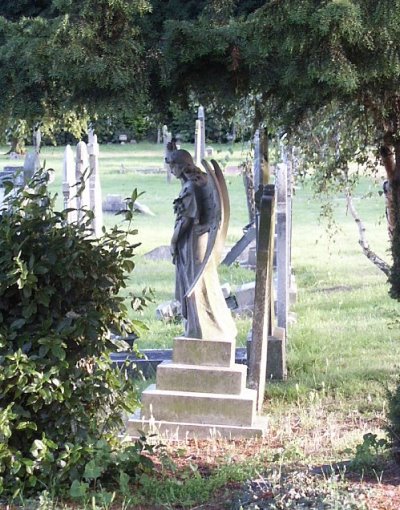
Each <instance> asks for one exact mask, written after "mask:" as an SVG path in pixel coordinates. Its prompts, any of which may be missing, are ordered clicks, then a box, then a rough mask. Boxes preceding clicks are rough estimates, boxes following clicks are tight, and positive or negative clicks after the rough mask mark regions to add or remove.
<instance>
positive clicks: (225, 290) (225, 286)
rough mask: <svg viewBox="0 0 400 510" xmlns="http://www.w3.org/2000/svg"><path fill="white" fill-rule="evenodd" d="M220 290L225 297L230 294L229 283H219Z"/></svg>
mask: <svg viewBox="0 0 400 510" xmlns="http://www.w3.org/2000/svg"><path fill="white" fill-rule="evenodd" d="M221 290H222V294H223V296H224V298H225V299H226V298H228V297H229V296H230V295H231V286H230V284H229V283H224V284H223V285H221Z"/></svg>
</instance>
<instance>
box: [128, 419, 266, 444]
mask: <svg viewBox="0 0 400 510" xmlns="http://www.w3.org/2000/svg"><path fill="white" fill-rule="evenodd" d="M267 428H268V419H267V418H266V417H261V416H257V417H256V419H255V421H254V424H253V425H251V426H250V427H238V426H234V425H215V424H210V423H202V424H201V423H181V422H179V423H178V422H162V421H156V420H144V419H141V418H140V416H139V415H134V416H132V417H131V418H130V419H129V421H128V423H127V428H126V434H127V435H128V436H129V437H131V438H133V439H134V438H139V437H140V436H141V435H142V432H144V433H145V434H147V435H153V434H155V435H157V436H158V435H159V436H161V437H162V438H163V439H165V440H170V441H182V440H186V439H213V438H220V437H223V438H227V439H243V438H248V439H250V438H254V437H263V436H264V435H265V434H266V432H267Z"/></svg>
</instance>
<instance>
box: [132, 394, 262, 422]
mask: <svg viewBox="0 0 400 510" xmlns="http://www.w3.org/2000/svg"><path fill="white" fill-rule="evenodd" d="M255 416H256V391H255V390H249V389H247V388H246V389H245V390H244V391H243V392H242V393H241V394H240V395H226V394H219V393H198V392H185V391H167V390H159V389H157V388H156V387H155V385H151V386H149V387H148V388H147V389H146V390H145V391H144V392H143V393H142V417H143V418H144V419H151V418H154V419H155V420H157V421H169V422H179V423H199V424H211V425H233V426H238V427H249V426H252V425H253V421H254V419H255Z"/></svg>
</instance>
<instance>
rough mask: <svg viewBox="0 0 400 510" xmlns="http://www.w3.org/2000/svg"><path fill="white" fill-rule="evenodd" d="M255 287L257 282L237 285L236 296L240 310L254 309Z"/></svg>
mask: <svg viewBox="0 0 400 510" xmlns="http://www.w3.org/2000/svg"><path fill="white" fill-rule="evenodd" d="M255 288H256V284H255V282H249V283H244V284H243V285H240V286H239V287H237V289H236V292H235V296H236V301H237V304H238V308H239V310H241V311H248V310H250V311H252V310H253V309H254V296H255Z"/></svg>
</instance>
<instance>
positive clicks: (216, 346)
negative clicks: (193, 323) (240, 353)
mask: <svg viewBox="0 0 400 510" xmlns="http://www.w3.org/2000/svg"><path fill="white" fill-rule="evenodd" d="M234 360H235V346H234V343H233V342H229V341H225V340H221V341H219V340H204V339H201V340H200V339H198V338H186V337H177V338H175V340H174V350H173V361H174V363H178V364H183V365H200V366H213V367H231V366H233V364H234Z"/></svg>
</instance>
